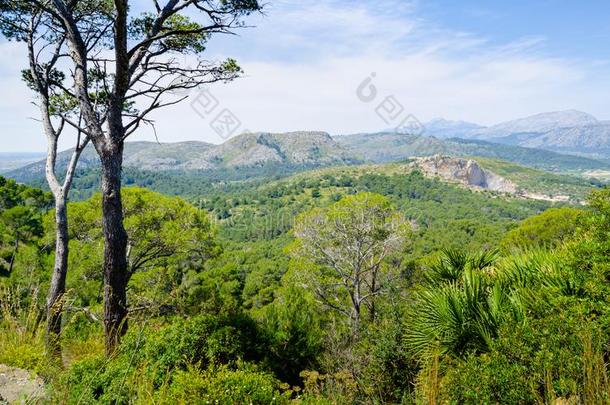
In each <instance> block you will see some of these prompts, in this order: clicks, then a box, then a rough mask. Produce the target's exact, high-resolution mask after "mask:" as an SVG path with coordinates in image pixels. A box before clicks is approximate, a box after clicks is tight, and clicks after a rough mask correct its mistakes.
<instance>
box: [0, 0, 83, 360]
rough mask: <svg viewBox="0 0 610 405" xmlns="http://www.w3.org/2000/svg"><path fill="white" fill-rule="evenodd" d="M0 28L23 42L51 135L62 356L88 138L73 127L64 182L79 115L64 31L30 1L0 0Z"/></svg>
mask: <svg viewBox="0 0 610 405" xmlns="http://www.w3.org/2000/svg"><path fill="white" fill-rule="evenodd" d="M0 30H1V31H2V33H3V35H4V36H5V37H7V38H8V39H10V40H16V41H19V42H23V43H24V44H25V46H26V48H27V56H28V68H27V69H25V70H23V71H22V75H23V79H24V81H25V82H26V84H27V85H28V87H29V88H30V89H31V90H33V91H34V93H35V95H36V102H35V104H36V105H37V106H38V109H39V111H40V121H41V123H42V127H43V130H44V133H45V136H46V139H47V158H46V167H45V176H46V180H47V183H48V185H49V188H50V189H51V192H52V193H53V197H54V200H55V224H56V227H55V263H54V266H53V274H52V276H51V285H50V287H49V293H48V296H47V303H46V307H47V343H48V348H49V351H50V352H51V353H54V354H57V355H59V353H60V346H59V336H60V333H61V319H62V309H63V295H64V294H65V291H66V274H67V272H68V211H67V203H68V195H69V192H70V188H71V185H72V180H73V177H74V172H75V169H76V164H77V162H78V159H79V157H80V154H81V152H82V151H83V149H84V148H85V147H86V146H87V144H88V142H89V138H88V137H87V136H86V135H84V134H83V131H81V130H80V129H77V130H76V131H75V135H76V139H75V148H74V149H73V151H72V154H71V157H70V159H69V161H68V164H67V166H66V167H65V171H64V172H63V181H60V176H58V168H57V152H58V144H59V139H60V137H61V136H62V134H64V133H65V132H67V131H66V129H67V127H66V122H67V120H68V119H74V116H75V115H78V113H77V109H76V104H75V102H74V101H75V100H74V99H73V98H72V97H71V96H70V94H69V93H68V92H67V91H66V89H65V84H64V81H65V79H66V75H65V73H63V72H62V71H61V70H59V69H58V66H59V64H61V63H63V60H64V59H66V58H67V55H66V54H65V53H64V46H65V41H66V34H65V32H63V31H62V30H60V29H57V27H55V26H54V21H53V20H52V19H51V18H50V17H49V15H47V14H45V13H44V12H43V11H42V10H41V9H40V7H36V6H34V5H32V4H28V2H4V1H3V2H2V3H0ZM73 135H74V134H73ZM65 136H66V135H64V137H65ZM16 247H17V245H16Z"/></svg>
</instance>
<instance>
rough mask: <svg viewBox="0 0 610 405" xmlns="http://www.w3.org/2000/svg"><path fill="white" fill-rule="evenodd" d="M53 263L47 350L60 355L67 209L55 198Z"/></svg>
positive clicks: (48, 298)
mask: <svg viewBox="0 0 610 405" xmlns="http://www.w3.org/2000/svg"><path fill="white" fill-rule="evenodd" d="M55 225H56V231H55V264H54V266H53V274H52V276H51V286H50V287H49V294H48V296H47V350H48V351H49V352H50V353H51V354H53V355H55V356H57V357H59V356H61V345H60V335H61V318H62V311H63V298H64V294H65V293H66V275H67V273H68V210H67V206H66V199H65V198H63V196H59V197H58V198H56V199H55Z"/></svg>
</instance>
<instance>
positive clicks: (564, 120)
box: [473, 110, 599, 140]
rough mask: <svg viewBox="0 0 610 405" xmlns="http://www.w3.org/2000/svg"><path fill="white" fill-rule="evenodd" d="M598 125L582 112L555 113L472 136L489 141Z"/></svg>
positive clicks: (539, 115)
mask: <svg viewBox="0 0 610 405" xmlns="http://www.w3.org/2000/svg"><path fill="white" fill-rule="evenodd" d="M598 123H599V121H597V119H596V118H595V117H594V116H592V115H590V114H587V113H584V112H580V111H576V110H568V111H556V112H548V113H542V114H536V115H532V116H530V117H525V118H520V119H516V120H513V121H507V122H503V123H500V124H497V125H493V126H491V127H489V128H484V129H481V130H479V131H476V132H475V133H474V134H473V135H474V137H476V138H478V139H485V140H490V139H492V138H502V137H507V136H510V135H513V134H519V133H537V134H540V133H549V132H552V131H556V130H559V129H563V128H573V127H582V126H590V125H596V124H598Z"/></svg>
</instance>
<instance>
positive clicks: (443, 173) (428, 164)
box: [415, 155, 517, 194]
mask: <svg viewBox="0 0 610 405" xmlns="http://www.w3.org/2000/svg"><path fill="white" fill-rule="evenodd" d="M415 165H416V166H417V167H418V168H419V169H420V170H421V171H422V172H424V174H426V175H428V176H433V177H440V178H442V179H444V180H447V181H457V182H459V183H461V184H464V185H466V186H468V187H472V188H477V189H484V190H491V191H498V192H502V193H511V194H514V193H516V192H517V185H516V184H514V183H513V182H511V181H509V180H507V179H505V178H503V177H502V176H499V175H497V174H496V173H493V172H491V171H489V170H485V169H483V168H482V167H481V166H480V165H479V164H478V163H477V162H476V161H474V160H472V159H462V158H454V157H449V156H442V155H435V156H430V157H423V158H417V159H416V161H415Z"/></svg>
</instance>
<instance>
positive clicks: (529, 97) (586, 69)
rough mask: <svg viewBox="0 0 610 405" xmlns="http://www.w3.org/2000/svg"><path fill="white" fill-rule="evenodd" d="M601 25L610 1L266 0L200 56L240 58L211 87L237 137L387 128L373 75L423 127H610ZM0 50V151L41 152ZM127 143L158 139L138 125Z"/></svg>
mask: <svg viewBox="0 0 610 405" xmlns="http://www.w3.org/2000/svg"><path fill="white" fill-rule="evenodd" d="M136 3H137V6H138V7H143V6H144V5H147V4H149V2H148V1H144V0H141V1H140V2H136ZM608 15H610V2H607V1H606V2H605V1H586V2H579V3H577V2H574V1H559V0H542V1H535V2H534V1H521V0H513V1H510V2H508V1H506V2H505V1H502V2H500V1H475V0H462V1H439V0H436V1H435V0H427V1H423V0H422V1H399V0H380V1H372V0H362V1H347V0H318V1H296V0H277V1H274V0H269V1H268V6H267V8H266V12H265V15H264V16H256V17H254V18H252V19H250V20H249V23H250V24H252V25H255V26H256V28H248V29H244V30H242V31H241V32H240V35H239V36H225V37H216V38H213V39H212V41H211V43H210V45H209V48H208V51H209V53H208V57H209V58H211V59H223V58H225V57H227V56H232V57H235V58H237V59H238V61H239V62H240V64H241V66H242V67H243V68H244V70H245V76H244V77H243V78H241V79H239V80H237V81H235V82H233V83H231V84H228V85H222V84H219V85H215V86H213V87H212V88H211V89H210V91H211V92H212V94H213V95H214V97H215V98H217V99H218V100H219V103H220V107H221V108H223V109H227V110H230V111H231V112H232V113H233V114H234V115H235V116H236V117H237V118H238V119H239V121H240V122H241V126H240V131H241V130H253V131H259V130H260V131H289V130H325V131H328V132H330V133H333V134H340V133H353V132H362V131H374V130H379V129H381V128H385V127H386V124H385V123H384V122H382V121H381V120H380V118H379V116H378V115H377V114H376V113H375V106H376V104H377V101H378V100H377V101H375V102H374V103H364V102H362V101H361V100H360V99H358V97H357V96H356V89H357V88H358V86H359V85H360V84H361V83H362V82H363V80H365V79H366V78H367V77H369V76H370V75H371V73H373V72H374V73H375V78H374V82H373V83H374V86H375V88H376V89H377V90H378V93H379V97H380V99H379V100H381V99H383V98H384V97H387V96H394V97H395V99H396V100H398V101H399V102H400V104H401V105H402V106H403V107H404V109H405V111H406V112H408V113H410V114H413V115H414V116H415V117H417V118H418V119H419V120H420V121H427V120H430V119H432V118H436V117H445V118H448V119H454V120H467V121H473V122H477V123H480V124H484V125H490V124H493V123H497V122H500V121H504V120H509V119H514V118H518V117H522V116H526V115H531V114H535V113H539V112H544V111H554V110H564V109H578V110H582V111H586V112H589V113H591V114H593V115H595V116H596V117H598V118H599V119H610V111H609V110H608V105H610V52H608V49H609V48H610V25H609V24H608V23H607V19H608ZM0 52H2V54H3V55H4V57H3V58H2V59H1V60H0V86H1V87H0V88H1V89H2V90H3V92H5V94H8V95H10V97H6V96H5V97H3V98H2V100H0V122H2V133H3V135H2V136H3V142H2V144H0V151H23V150H43V149H44V146H45V142H44V138H43V136H42V135H41V131H40V128H39V124H38V123H36V122H35V121H32V120H30V119H28V117H32V116H35V115H36V111H35V110H34V109H33V107H32V106H31V105H30V101H31V100H30V97H31V94H30V93H29V92H28V91H27V90H26V89H25V88H24V86H23V84H22V83H20V81H19V74H18V72H19V70H20V69H21V67H22V66H23V64H24V62H25V56H24V54H23V51H22V50H21V49H20V48H19V47H18V46H16V45H15V44H7V43H5V42H2V43H0ZM192 62H193V61H192V60H189V59H188V58H185V59H184V63H185V64H189V63H192ZM191 95H192V96H193V97H196V96H197V93H193V94H191ZM155 118H156V120H157V130H158V131H157V132H158V133H159V138H160V140H161V141H165V142H172V141H181V140H202V141H208V142H215V143H218V142H221V141H222V139H221V138H219V137H218V135H216V134H215V133H214V131H213V130H211V128H210V121H211V118H212V117H202V116H200V115H198V114H197V113H196V112H195V111H194V110H193V108H191V105H190V104H189V103H188V102H187V103H185V104H182V105H180V106H176V107H173V108H171V109H168V110H165V111H163V112H160V113H159V114H158V115H157V116H156V117H155ZM134 139H140V140H153V139H154V137H153V134H152V131H150V130H148V129H146V128H144V129H143V130H142V131H141V132H140V133H139V134H138V135H137V137H135V138H134ZM65 146H69V145H68V144H66V145H65Z"/></svg>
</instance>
